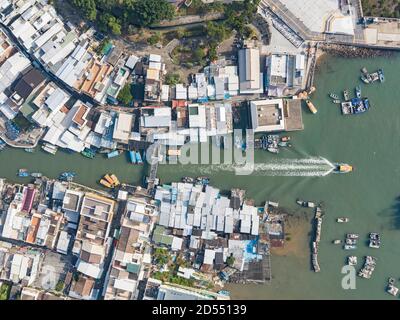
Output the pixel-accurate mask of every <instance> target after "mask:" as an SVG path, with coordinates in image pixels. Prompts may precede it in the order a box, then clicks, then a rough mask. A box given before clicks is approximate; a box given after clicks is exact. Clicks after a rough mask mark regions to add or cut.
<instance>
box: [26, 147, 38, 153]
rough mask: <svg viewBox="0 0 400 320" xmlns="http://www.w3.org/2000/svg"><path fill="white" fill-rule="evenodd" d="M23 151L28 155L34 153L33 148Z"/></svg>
mask: <svg viewBox="0 0 400 320" xmlns="http://www.w3.org/2000/svg"><path fill="white" fill-rule="evenodd" d="M24 150H25V152H28V153H33V152H35V149H34V148H26V149H24Z"/></svg>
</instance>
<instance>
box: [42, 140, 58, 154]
mask: <svg viewBox="0 0 400 320" xmlns="http://www.w3.org/2000/svg"><path fill="white" fill-rule="evenodd" d="M42 149H43V151H46V152H47V153H50V154H53V155H54V154H56V153H57V150H58V147H57V146H55V145H53V144H51V143H47V142H45V143H43V145H42Z"/></svg>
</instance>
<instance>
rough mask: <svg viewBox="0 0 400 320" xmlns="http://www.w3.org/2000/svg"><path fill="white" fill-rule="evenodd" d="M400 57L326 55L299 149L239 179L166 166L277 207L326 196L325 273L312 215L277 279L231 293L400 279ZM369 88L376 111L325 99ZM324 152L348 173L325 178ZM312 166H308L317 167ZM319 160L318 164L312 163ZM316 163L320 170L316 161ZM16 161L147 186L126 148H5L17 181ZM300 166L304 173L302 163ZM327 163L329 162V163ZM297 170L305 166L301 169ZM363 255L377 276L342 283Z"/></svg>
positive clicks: (328, 291) (369, 289)
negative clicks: (371, 74)
mask: <svg viewBox="0 0 400 320" xmlns="http://www.w3.org/2000/svg"><path fill="white" fill-rule="evenodd" d="M363 66H365V67H367V68H368V70H370V71H375V70H376V69H377V68H379V67H382V68H383V69H384V71H385V76H386V82H385V83H384V84H379V83H376V84H372V85H365V84H361V81H360V80H359V75H360V72H359V70H360V68H361V67H363ZM399 74H400V56H396V57H393V58H374V59H343V58H336V57H329V58H327V57H325V58H324V59H323V60H322V62H321V65H320V68H319V71H318V72H317V74H316V80H315V85H316V87H317V92H316V93H315V96H314V97H313V102H314V104H315V106H316V107H317V108H318V113H317V114H316V115H312V114H310V113H309V111H308V110H307V108H304V112H303V120H304V126H305V130H304V131H301V132H295V133H291V134H290V135H291V137H292V144H293V147H292V148H291V149H290V150H286V151H283V152H281V153H280V154H279V155H272V154H269V153H267V152H262V151H259V152H256V162H257V163H258V165H257V168H256V170H255V172H254V173H253V174H252V175H249V176H237V175H235V173H234V171H233V170H232V168H231V167H229V166H218V165H214V166H211V167H207V166H198V165H186V166H182V165H173V166H172V165H168V166H167V165H161V166H160V168H159V177H160V178H161V180H162V182H171V181H178V180H180V178H181V177H182V176H185V175H191V176H196V175H208V176H210V177H211V184H212V185H213V186H216V187H219V188H220V189H221V190H223V191H228V190H229V189H230V188H232V187H240V188H243V189H246V191H247V196H248V197H251V198H253V199H254V200H255V201H256V203H257V204H260V205H261V204H262V203H263V202H264V201H265V200H271V201H278V202H279V203H280V206H283V207H286V208H289V209H292V210H293V211H294V212H295V213H296V214H299V215H300V214H301V213H302V212H304V211H305V210H303V209H299V207H298V206H297V205H296V204H295V200H296V198H302V199H307V200H314V201H318V202H320V201H322V202H323V204H324V208H325V217H324V220H323V226H322V240H321V244H320V249H319V263H320V266H321V272H320V273H318V274H316V273H314V272H313V271H312V270H311V265H310V252H309V250H310V249H309V242H310V237H311V234H310V233H309V232H310V231H311V217H312V212H309V215H308V216H309V217H310V220H309V221H307V222H306V225H305V228H304V230H305V231H304V235H303V237H301V238H299V239H297V241H299V242H300V243H299V246H298V247H299V248H300V250H297V251H300V252H295V253H292V254H288V255H286V256H282V255H281V256H273V257H272V274H273V280H272V282H271V283H270V284H268V285H245V286H243V285H231V286H229V287H228V289H229V290H230V291H231V294H232V297H233V298H243V299H282V298H286V299H364V298H368V299H385V298H391V296H389V295H388V294H386V293H385V286H386V283H387V277H389V276H393V277H395V278H396V279H399V278H400V246H399V243H400V201H399V200H397V199H398V197H399V195H400V165H399V160H400V139H399V133H400V90H399ZM357 84H361V85H362V91H363V96H367V97H368V98H369V99H370V102H371V104H372V108H371V109H370V110H369V111H368V112H367V113H365V114H361V115H357V116H347V117H346V116H342V115H341V113H340V109H339V106H338V105H334V104H332V103H331V102H330V99H329V98H328V93H329V92H336V93H338V94H339V93H341V91H342V90H343V89H345V88H347V89H349V90H350V91H351V93H352V94H353V95H354V87H355V86H356V85H357ZM321 158H324V159H328V160H329V161H331V162H346V163H349V164H352V165H353V166H354V167H355V170H354V172H353V173H351V174H346V175H338V174H329V175H324V174H323V173H324V172H325V171H326V169H327V167H324V165H323V164H322V163H321V162H319V161H321ZM310 166H311V167H310ZM313 166H314V167H313ZM315 166H316V167H315ZM18 168H27V169H29V170H30V171H37V172H42V173H44V174H46V175H47V176H49V177H56V176H57V175H58V174H59V173H60V172H62V171H65V170H71V171H75V172H77V174H78V177H77V181H78V182H80V183H83V184H86V185H89V186H97V187H98V183H97V180H99V178H100V177H101V175H102V174H104V173H107V172H112V173H115V174H116V175H117V176H118V177H119V178H120V180H122V181H123V182H126V183H131V184H141V182H142V175H143V173H144V172H145V170H146V168H143V167H139V166H134V165H131V164H129V163H128V160H127V158H126V156H125V155H121V156H120V157H118V158H115V159H110V160H108V159H105V158H104V157H102V156H101V155H98V156H97V157H96V159H94V160H89V159H85V158H83V157H82V156H81V155H78V154H67V153H63V152H58V153H57V154H56V155H55V156H51V155H48V154H45V153H43V152H42V151H37V152H35V153H33V154H29V153H26V152H24V151H22V150H13V149H10V148H7V149H5V150H4V151H3V152H1V153H0V176H1V177H6V178H8V179H12V180H17V181H26V180H23V179H21V180H19V179H17V178H16V176H15V173H16V171H17V169H18ZM299 168H300V170H299ZM328 169H329V168H328ZM299 172H300V173H299ZM339 216H347V217H349V218H350V222H349V223H347V224H337V223H336V222H335V218H336V217H339ZM371 231H377V232H380V233H381V237H382V246H381V249H369V248H368V246H367V237H368V233H369V232H371ZM347 232H354V233H359V234H360V240H359V244H358V249H357V250H355V251H344V250H343V249H341V247H340V246H337V245H333V244H332V240H333V239H337V238H343V237H344V235H345V233H347ZM349 254H354V255H356V256H357V257H358V260H359V262H358V266H357V270H358V269H359V268H360V267H361V264H362V263H363V261H364V259H363V257H364V256H365V255H367V254H371V255H373V256H375V257H377V259H378V262H377V267H376V269H375V272H374V274H373V276H372V279H370V280H364V279H361V278H359V277H357V282H356V289H355V290H343V289H342V287H341V279H342V277H343V275H342V274H341V268H342V266H343V265H344V263H345V260H346V256H347V255H349Z"/></svg>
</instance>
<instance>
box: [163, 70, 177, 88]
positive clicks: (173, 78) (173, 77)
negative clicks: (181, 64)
mask: <svg viewBox="0 0 400 320" xmlns="http://www.w3.org/2000/svg"><path fill="white" fill-rule="evenodd" d="M179 82H181V77H180V76H179V74H177V73H168V74H167V76H166V77H165V83H166V84H168V85H170V86H175V85H176V84H178V83H179Z"/></svg>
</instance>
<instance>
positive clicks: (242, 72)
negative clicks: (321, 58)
mask: <svg viewBox="0 0 400 320" xmlns="http://www.w3.org/2000/svg"><path fill="white" fill-rule="evenodd" d="M172 2H176V3H178V2H179V4H182V1H172ZM311 2H312V1H307V0H302V1H296V4H295V3H294V1H286V0H280V1H278V0H266V1H262V2H261V4H260V8H259V10H258V14H257V18H258V19H261V20H263V21H264V22H268V24H269V25H271V26H273V27H274V28H271V33H272V37H273V39H275V40H274V42H272V43H269V44H263V43H261V42H260V41H243V43H242V44H241V46H240V48H238V49H237V54H236V55H235V57H234V59H226V58H224V57H220V59H217V60H215V61H211V62H210V63H209V64H208V65H207V66H205V67H204V69H203V70H201V71H199V72H198V73H195V74H193V75H192V76H191V77H190V81H185V83H183V82H182V83H178V84H175V85H171V86H170V85H167V84H165V78H166V75H167V69H168V67H167V66H166V63H167V62H166V61H163V59H162V56H161V55H158V54H152V53H148V54H146V55H142V56H139V55H136V54H135V53H134V52H124V51H122V50H120V49H119V48H118V47H117V46H114V45H113V44H112V43H110V45H107V46H106V47H105V48H103V50H101V51H99V50H97V48H99V45H100V43H101V40H100V39H99V38H100V36H99V33H98V32H97V31H96V30H94V29H93V28H89V29H88V30H86V31H84V32H83V31H82V30H81V29H80V28H78V27H77V26H75V25H73V24H72V23H70V22H69V21H65V20H64V19H63V18H62V17H61V16H59V15H58V14H57V12H56V10H55V9H54V7H53V6H52V5H50V4H48V3H47V1H40V0H18V1H17V0H0V22H1V24H0V138H1V140H3V141H4V142H5V143H6V144H7V145H9V146H11V147H15V148H24V149H30V148H35V147H37V146H38V145H40V147H41V148H42V149H43V150H44V151H46V152H48V153H50V154H55V153H56V152H57V151H58V149H65V150H68V151H71V152H77V153H82V154H83V155H85V156H89V157H91V156H92V155H93V156H94V154H95V153H96V152H100V151H102V152H104V151H105V152H108V153H110V154H111V153H112V152H113V151H116V150H124V151H128V152H133V151H134V150H145V149H146V148H147V147H148V146H149V145H151V144H153V143H154V142H159V143H161V144H162V145H165V146H168V147H171V148H175V149H176V150H179V148H180V147H181V146H183V145H184V144H186V143H197V142H207V141H208V140H209V138H210V137H223V136H227V135H229V134H231V133H232V132H233V128H234V122H235V119H234V118H235V116H234V114H235V112H234V110H235V108H238V107H244V108H245V110H246V111H247V115H248V119H249V121H248V123H246V127H248V128H251V129H253V130H254V131H255V132H257V133H267V132H268V133H271V132H286V131H295V130H303V129H304V126H303V120H302V100H303V99H302V98H301V95H299V93H303V94H304V90H305V89H307V90H309V89H310V88H312V78H313V70H314V67H315V59H316V58H315V50H313V48H312V47H311V45H310V44H309V42H308V41H313V40H315V41H317V40H318V39H319V40H320V39H321V37H323V40H326V41H327V40H332V41H338V42H346V43H356V42H363V43H364V44H367V45H371V46H380V45H384V44H383V43H385V45H388V46H389V45H396V43H397V42H398V41H399V34H400V32H399V33H397V31H398V30H396V29H395V28H394V27H393V28H392V33H388V32H386V33H385V32H383V31H382V30H381V29H382V25H377V24H374V23H373V22H371V23H370V24H368V26H365V29H363V32H360V28H361V27H360V26H359V25H358V24H356V20H357V19H358V17H359V15H360V13H359V10H361V8H353V7H352V6H344V5H342V4H341V5H340V6H338V5H337V1H331V0H327V1H326V3H327V4H326V6H325V7H316V6H312V5H311ZM282 6H284V7H286V8H288V9H289V11H287V14H293V12H295V13H296V16H294V17H291V19H292V21H294V22H295V23H294V24H293V25H292V26H288V25H287V24H286V23H285V22H284V21H283V20H282V19H281V17H280V16H278V15H277V12H274V10H273V9H275V10H276V11H278V9H279V8H282ZM285 12H286V11H285ZM388 23H389V24H390V27H392V25H391V23H392V22H391V21H388ZM388 28H389V27H388ZM126 86H128V87H130V88H132V90H133V92H134V93H135V94H134V96H133V100H132V101H131V104H130V105H129V106H126V107H122V106H121V105H120V101H119V94H120V92H121V91H122V90H123V89H124V88H125V87H126ZM306 94H307V92H306ZM307 112H308V111H307ZM26 123H28V125H26ZM23 124H25V126H24V125H23ZM135 161H138V160H137V159H136V160H135ZM132 162H133V160H132ZM111 180H113V178H111ZM113 181H114V182H113V183H114V184H115V186H116V187H117V186H118V188H114V189H113V190H112V191H107V192H106V191H102V190H93V189H90V188H88V187H85V186H82V185H79V184H77V183H74V182H71V181H59V180H52V179H48V178H46V177H44V176H43V177H41V176H38V177H35V179H34V181H33V182H32V183H30V184H24V185H21V184H13V183H12V182H8V181H6V180H4V179H1V180H0V236H1V238H2V239H4V241H1V242H0V283H1V284H2V285H6V286H9V288H10V293H9V294H10V296H11V297H20V298H21V299H23V300H25V299H26V300H46V299H85V300H94V299H100V298H104V299H108V300H114V299H115V300H130V299H144V300H169V299H196V300H200V299H229V292H226V291H224V284H225V283H227V282H237V283H248V282H251V283H265V282H268V281H270V280H271V270H270V248H271V246H282V245H283V244H284V239H285V237H284V228H283V225H282V219H281V217H280V215H279V214H276V213H274V207H275V206H276V204H275V203H273V202H269V201H268V200H267V199H266V202H265V205H263V206H262V207H257V206H255V204H254V202H253V201H252V200H251V199H246V198H245V191H244V190H239V189H232V190H231V191H230V193H229V195H226V194H223V193H222V192H221V190H219V189H218V188H216V187H213V186H212V185H210V184H209V181H208V180H207V179H204V178H201V179H198V180H188V179H187V180H185V181H182V182H174V183H171V184H168V185H166V184H158V185H157V184H155V185H151V187H149V188H147V189H145V188H141V187H136V186H127V185H120V183H119V182H118V183H117V182H116V181H115V180H113ZM55 266H56V267H55ZM49 272H50V273H51V275H52V277H51V278H52V281H51V283H49V282H48V281H47V280H46V279H48V273H49Z"/></svg>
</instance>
